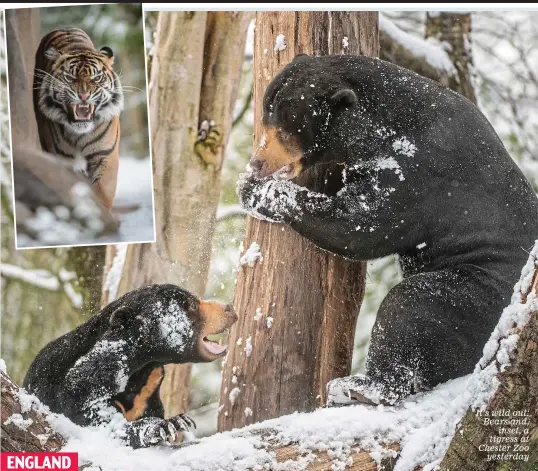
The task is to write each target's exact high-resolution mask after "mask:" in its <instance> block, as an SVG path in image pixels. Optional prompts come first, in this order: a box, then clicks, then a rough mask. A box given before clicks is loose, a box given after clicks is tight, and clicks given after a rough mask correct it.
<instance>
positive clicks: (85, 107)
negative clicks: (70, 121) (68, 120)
mask: <svg viewBox="0 0 538 471" xmlns="http://www.w3.org/2000/svg"><path fill="white" fill-rule="evenodd" d="M71 107H72V108H73V117H74V118H75V121H90V120H91V119H92V118H93V112H94V109H95V105H94V104H93V103H77V104H74V105H71Z"/></svg>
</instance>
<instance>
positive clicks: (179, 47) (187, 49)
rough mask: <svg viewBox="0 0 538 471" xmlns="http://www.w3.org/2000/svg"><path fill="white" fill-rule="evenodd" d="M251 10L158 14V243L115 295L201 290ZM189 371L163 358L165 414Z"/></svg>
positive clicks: (128, 260) (173, 410)
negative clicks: (148, 289) (205, 130)
mask: <svg viewBox="0 0 538 471" xmlns="http://www.w3.org/2000/svg"><path fill="white" fill-rule="evenodd" d="M250 18H251V16H250V14H249V13H248V12H201V11H197V12H160V13H159V17H158V23H157V31H156V39H155V46H154V54H153V58H152V66H151V80H150V85H149V90H150V99H149V101H150V126H151V139H152V152H153V182H154V194H155V216H156V229H157V242H156V243H155V244H134V245H130V246H129V247H128V249H127V254H126V256H125V263H124V267H123V271H122V276H121V280H120V281H119V289H118V293H117V294H118V296H119V295H121V294H123V293H125V292H126V291H129V290H131V289H134V288H137V287H139V286H143V285H146V284H149V283H174V284H177V285H180V286H182V287H184V288H185V289H188V290H189V291H192V292H193V293H195V294H197V295H199V296H201V295H203V293H204V289H205V285H206V282H207V276H208V270H209V263H210V257H211V241H212V238H213V231H214V228H215V217H216V212H217V205H218V200H219V195H220V176H221V167H222V162H223V159H224V149H225V147H226V143H227V140H228V135H229V131H230V129H231V123H232V119H233V115H232V111H233V106H234V104H235V99H236V95H237V88H238V83H239V78H240V72H241V65H242V60H243V50H244V47H245V41H246V31H247V28H248V24H249V22H250ZM204 122H205V124H204V126H205V125H209V124H210V123H211V124H212V125H214V129H215V130H216V131H217V132H218V134H216V133H211V130H209V131H210V132H209V136H207V137H208V138H206V139H201V140H199V139H198V129H199V128H200V126H201V125H202V123H204ZM204 137H205V135H204ZM108 250H109V251H114V250H115V248H112V247H109V249H108ZM107 260H108V262H109V264H110V263H112V261H113V260H114V255H113V254H108V255H107ZM108 267H110V265H108ZM105 291H106V290H105ZM103 294H104V296H103V299H104V300H105V301H107V297H108V293H106V292H105V293H103ZM189 379H190V365H167V366H166V374H165V379H164V381H163V385H162V386H161V399H162V400H163V403H164V404H165V413H166V415H167V416H168V417H169V416H173V415H176V414H178V413H180V412H184V411H185V409H186V406H187V397H188V385H189Z"/></svg>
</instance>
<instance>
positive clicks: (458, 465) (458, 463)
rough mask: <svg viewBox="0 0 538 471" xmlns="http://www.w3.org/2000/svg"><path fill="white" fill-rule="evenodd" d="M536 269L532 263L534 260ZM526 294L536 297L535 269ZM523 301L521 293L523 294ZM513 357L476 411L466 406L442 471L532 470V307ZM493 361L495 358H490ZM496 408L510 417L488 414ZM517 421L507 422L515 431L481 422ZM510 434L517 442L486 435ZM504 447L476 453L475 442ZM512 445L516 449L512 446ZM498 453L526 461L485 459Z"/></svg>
mask: <svg viewBox="0 0 538 471" xmlns="http://www.w3.org/2000/svg"><path fill="white" fill-rule="evenodd" d="M536 266H537V267H538V262H537V263H536ZM536 270H537V271H536V272H535V274H534V280H533V283H532V288H531V290H530V292H531V293H532V292H534V295H535V296H536V295H538V268H537V269H536ZM523 298H524V301H525V300H526V298H527V295H526V294H525V295H524V297H523ZM518 333H519V339H518V342H517V347H516V354H515V358H512V359H511V363H510V366H509V367H508V368H507V369H506V370H505V371H503V372H501V373H500V374H499V375H498V377H497V379H498V380H499V387H498V388H497V391H496V393H495V395H494V396H493V397H492V399H491V400H490V401H489V403H488V405H487V407H486V409H485V410H484V411H483V412H482V413H476V412H473V411H472V410H470V409H469V410H468V411H467V413H466V414H465V416H464V417H463V419H462V420H461V421H460V424H459V426H458V427H457V428H456V430H458V433H456V434H454V438H453V439H452V442H451V444H450V447H449V448H448V450H447V453H446V455H445V457H444V459H443V461H442V463H441V470H442V471H449V470H453V469H465V470H468V471H507V470H510V471H531V470H532V471H534V470H535V469H536V467H534V468H533V467H532V466H533V465H534V466H536V463H538V403H537V399H538V310H537V309H535V310H534V312H533V313H531V315H530V319H529V321H528V323H527V324H526V325H525V326H524V327H523V328H522V329H521V330H520V332H518ZM493 361H496V360H495V359H494V360H493ZM500 411H509V413H510V414H511V415H510V416H506V415H501V416H494V414H495V413H498V412H500ZM515 412H526V416H524V417H518V416H515V414H514V413H515ZM487 418H490V419H510V418H515V419H521V418H526V419H527V420H528V422H527V423H526V424H524V425H513V426H507V427H504V428H505V429H506V428H511V429H513V430H514V431H515V430H516V429H518V431H517V432H515V433H509V432H504V433H503V432H502V429H503V427H500V426H498V425H491V424H486V421H485V419H487ZM495 437H498V438H508V437H509V438H515V439H517V444H516V445H514V444H513V443H506V442H503V443H495V442H493V441H492V438H495ZM497 444H500V445H501V446H505V447H506V448H505V450H500V452H492V451H490V452H488V451H481V450H480V446H484V445H488V446H491V445H497ZM516 446H519V447H521V448H520V449H517V448H516ZM501 452H504V453H505V454H508V453H514V454H516V453H519V454H520V455H527V456H528V461H524V460H521V459H519V460H517V459H504V460H502V459H498V458H497V459H488V455H500V454H501Z"/></svg>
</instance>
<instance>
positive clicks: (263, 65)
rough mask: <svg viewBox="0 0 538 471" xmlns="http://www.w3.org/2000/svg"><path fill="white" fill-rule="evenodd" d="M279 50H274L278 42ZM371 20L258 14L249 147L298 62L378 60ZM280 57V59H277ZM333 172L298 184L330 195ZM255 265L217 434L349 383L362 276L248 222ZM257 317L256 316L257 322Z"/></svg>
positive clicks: (244, 274) (243, 293)
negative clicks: (257, 251) (280, 83)
mask: <svg viewBox="0 0 538 471" xmlns="http://www.w3.org/2000/svg"><path fill="white" fill-rule="evenodd" d="M280 34H282V35H284V36H285V38H286V48H285V49H283V50H282V48H275V39H276V37H277V36H278V35H280ZM378 44H379V42H378V23H377V13H376V12H260V13H257V16H256V30H255V45H254V116H255V120H256V123H255V142H257V140H258V139H259V137H260V131H261V113H262V111H261V110H262V99H263V93H264V91H265V88H266V87H267V85H268V83H269V82H270V81H271V79H272V78H273V77H274V76H275V75H276V74H277V73H278V72H279V71H280V69H281V68H282V67H283V66H284V65H286V64H287V63H288V62H290V61H291V60H292V59H293V58H294V57H295V55H296V54H299V53H307V54H314V55H325V54H364V55H369V56H376V55H377V54H378V48H379V46H378ZM279 49H280V50H279ZM331 170H332V169H331V168H330V167H324V168H322V169H320V168H318V169H315V170H314V171H310V172H308V174H306V173H305V175H303V176H301V179H300V183H301V184H303V185H305V186H308V187H309V188H312V189H316V190H318V191H326V192H328V193H333V192H334V191H335V190H336V189H335V188H334V187H331V186H329V184H328V183H327V182H328V181H330V178H328V177H330V175H331ZM253 242H257V243H258V244H259V245H260V247H261V253H262V256H263V262H261V263H260V262H257V263H256V264H255V265H254V266H253V267H250V266H248V265H243V266H241V267H240V269H239V270H240V271H239V275H238V280H237V287H236V291H235V297H234V305H235V307H236V310H237V312H238V314H239V321H238V323H237V324H236V325H235V326H234V327H233V329H232V332H231V338H230V352H229V354H228V358H227V360H226V365H225V369H224V373H223V383H222V389H221V398H220V404H221V407H220V413H219V420H218V429H219V431H222V430H229V429H231V428H234V427H241V426H243V425H246V424H249V423H252V422H257V421H260V420H264V419H268V418H272V417H276V416H280V415H283V414H287V413H291V412H294V411H296V410H298V411H310V410H313V409H315V408H316V407H318V406H320V405H322V404H323V403H324V400H325V398H324V396H325V384H326V383H327V381H329V380H330V379H333V378H335V377H340V376H345V375H347V374H349V372H350V368H351V357H352V352H353V338H354V333H355V324H356V320H357V316H358V312H359V309H360V305H361V302H362V298H363V294H364V277H365V273H366V266H365V263H363V262H350V261H347V260H344V259H343V258H341V257H338V256H335V255H332V254H329V253H327V252H324V251H322V250H320V249H318V248H317V247H315V246H314V245H313V244H312V243H311V242H310V241H308V240H306V239H304V238H303V237H301V236H299V235H298V234H297V233H296V232H294V231H293V230H291V229H289V228H288V227H285V226H282V225H280V224H269V223H267V222H263V221H259V220H256V219H253V218H250V217H249V218H248V219H247V223H246V234H245V239H244V247H245V248H248V247H249V246H250V245H251V244H252V243H253ZM257 312H258V314H256V313H257Z"/></svg>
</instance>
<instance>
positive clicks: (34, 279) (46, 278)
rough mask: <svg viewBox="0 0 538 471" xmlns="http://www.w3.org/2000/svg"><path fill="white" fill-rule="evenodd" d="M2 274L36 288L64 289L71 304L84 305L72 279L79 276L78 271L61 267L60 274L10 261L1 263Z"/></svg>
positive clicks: (5, 277) (48, 289) (78, 306)
mask: <svg viewBox="0 0 538 471" xmlns="http://www.w3.org/2000/svg"><path fill="white" fill-rule="evenodd" d="M0 274H1V275H2V278H4V279H11V280H17V281H21V282H23V283H26V284H28V285H32V286H35V287H36V288H41V289H45V290H47V291H60V290H63V292H64V293H65V295H66V296H67V297H68V298H69V300H70V301H71V304H72V305H73V306H74V307H75V308H77V309H80V308H81V307H82V301H83V300H82V296H81V295H80V294H79V293H77V292H76V291H75V289H74V288H73V285H72V283H71V281H72V280H73V279H75V278H76V277H77V275H76V273H74V272H70V271H67V270H64V269H63V268H62V269H60V271H59V272H58V275H55V274H53V273H51V272H50V271H48V270H43V269H26V268H21V267H18V266H16V265H10V264H8V263H2V264H0Z"/></svg>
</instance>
